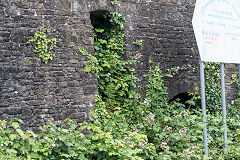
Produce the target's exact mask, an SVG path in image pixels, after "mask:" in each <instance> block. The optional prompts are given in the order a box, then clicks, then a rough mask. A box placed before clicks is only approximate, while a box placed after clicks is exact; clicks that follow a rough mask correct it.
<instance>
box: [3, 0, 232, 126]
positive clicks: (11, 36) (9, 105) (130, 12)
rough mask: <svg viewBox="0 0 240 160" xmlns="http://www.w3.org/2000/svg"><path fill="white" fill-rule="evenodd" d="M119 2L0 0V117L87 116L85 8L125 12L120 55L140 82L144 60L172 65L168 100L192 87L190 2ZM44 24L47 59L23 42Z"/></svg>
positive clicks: (93, 88) (90, 91)
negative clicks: (49, 41) (52, 42)
mask: <svg viewBox="0 0 240 160" xmlns="http://www.w3.org/2000/svg"><path fill="white" fill-rule="evenodd" d="M121 5H122V7H117V6H113V5H111V3H110V0H48V1H43V0H21V1H16V0H1V1H0V119H8V118H11V117H19V118H21V119H23V120H24V122H25V124H26V127H27V128H33V129H34V128H35V129H36V127H37V126H38V125H41V124H43V123H45V122H46V121H48V120H52V121H57V120H62V119H65V118H67V117H69V118H71V119H74V120H77V121H81V122H82V121H87V120H88V111H89V110H90V109H92V108H94V97H95V94H96V93H97V76H96V75H92V74H88V73H84V69H83V67H84V61H86V59H85V57H83V56H81V55H80V54H78V53H77V46H81V47H84V48H86V49H87V50H88V51H89V52H90V53H93V52H94V50H93V43H94V40H93V38H92V30H91V20H90V13H91V12H93V11H97V10H106V11H118V12H121V13H122V14H123V15H124V16H125V17H126V23H125V31H124V32H125V40H126V54H127V57H130V56H132V57H133V58H134V59H135V61H136V64H137V65H136V71H137V77H138V83H139V84H144V83H145V79H143V78H142V75H143V74H144V73H146V71H147V70H148V69H149V67H150V66H152V65H157V64H159V66H160V67H161V69H162V70H163V72H165V70H166V69H167V68H176V70H174V71H172V74H173V78H168V79H166V85H167V87H168V89H169V99H170V98H172V97H174V96H176V95H178V94H180V93H184V92H189V91H194V88H195V87H199V73H198V71H199V62H198V61H199V54H198V50H197V45H196V42H195V37H194V33H193V29H192V24H191V21H192V14H193V10H194V5H195V1H194V0H121ZM43 25H49V26H51V28H50V29H48V30H47V33H48V35H49V36H50V37H54V38H57V40H58V43H57V47H56V49H55V53H56V57H55V58H54V60H52V61H50V62H49V63H48V64H44V63H42V62H41V61H40V59H39V58H38V57H37V55H36V54H35V53H33V48H32V47H31V46H29V45H27V44H26V42H27V40H28V39H30V38H31V37H32V36H33V34H34V32H36V31H37V30H39V29H40V27H41V26H43ZM135 40H143V46H136V45H134V44H132V42H133V41H135ZM70 42H74V43H75V44H76V45H75V47H73V48H71V47H69V43H70ZM149 62H150V63H149ZM232 70H234V68H233V69H232ZM233 72H235V71H233ZM228 88H229V87H228ZM229 89H231V87H230V88H229ZM232 89H234V88H232Z"/></svg>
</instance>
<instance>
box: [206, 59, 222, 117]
mask: <svg viewBox="0 0 240 160" xmlns="http://www.w3.org/2000/svg"><path fill="white" fill-rule="evenodd" d="M204 67H205V90H206V104H207V109H208V111H209V112H214V111H215V110H221V106H222V101H221V84H220V81H221V76H220V63H213V62H207V63H205V64H204Z"/></svg>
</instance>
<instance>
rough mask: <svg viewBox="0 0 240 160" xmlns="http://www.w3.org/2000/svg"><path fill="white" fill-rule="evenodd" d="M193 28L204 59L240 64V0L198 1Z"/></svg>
mask: <svg viewBox="0 0 240 160" xmlns="http://www.w3.org/2000/svg"><path fill="white" fill-rule="evenodd" d="M193 29H194V33H195V37H196V40H197V44H198V49H199V52H200V58H201V61H209V62H222V63H239V64H240V0H197V2H196V6H195V10H194V15H193Z"/></svg>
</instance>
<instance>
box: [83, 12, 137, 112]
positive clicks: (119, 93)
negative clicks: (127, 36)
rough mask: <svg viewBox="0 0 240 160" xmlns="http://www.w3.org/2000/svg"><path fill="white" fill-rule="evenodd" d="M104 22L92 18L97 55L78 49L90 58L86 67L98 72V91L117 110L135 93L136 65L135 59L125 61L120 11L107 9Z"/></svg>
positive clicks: (129, 100)
mask: <svg viewBox="0 0 240 160" xmlns="http://www.w3.org/2000/svg"><path fill="white" fill-rule="evenodd" d="M101 18H103V21H104V22H99V21H98V19H97V17H94V16H93V17H92V23H93V30H94V35H93V37H94V40H95V42H94V49H95V56H93V55H91V54H88V53H87V52H86V51H85V50H84V49H82V48H79V51H80V53H82V54H83V55H86V56H87V57H88V61H87V62H86V64H85V65H86V66H85V70H86V71H88V72H97V74H98V87H99V94H100V96H101V97H102V98H103V100H104V101H105V102H107V103H108V104H109V106H110V107H111V108H112V109H113V110H114V108H115V107H119V106H129V103H133V100H132V98H133V97H134V96H136V94H135V91H134V88H135V83H134V82H135V76H134V68H132V67H131V66H130V65H131V64H132V61H130V60H126V61H125V60H123V59H122V55H123V54H124V34H123V32H122V31H123V29H124V27H123V24H124V21H125V18H124V16H123V15H122V14H120V13H117V12H107V13H104V14H103V16H102V17H101Z"/></svg>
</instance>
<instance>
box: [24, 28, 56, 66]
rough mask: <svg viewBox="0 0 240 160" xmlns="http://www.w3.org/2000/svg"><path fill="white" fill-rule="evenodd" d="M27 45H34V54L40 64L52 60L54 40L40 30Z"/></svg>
mask: <svg viewBox="0 0 240 160" xmlns="http://www.w3.org/2000/svg"><path fill="white" fill-rule="evenodd" d="M27 43H28V44H33V45H34V50H33V51H34V52H35V53H37V54H38V57H39V58H40V59H41V61H42V62H44V63H48V61H49V60H53V57H54V56H55V53H53V49H54V47H55V46H56V43H57V39H56V38H48V36H47V34H46V33H45V32H44V31H42V30H40V31H37V32H35V33H34V37H33V38H31V39H29V40H28V42H27Z"/></svg>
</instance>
